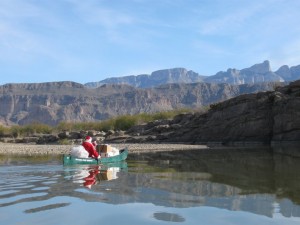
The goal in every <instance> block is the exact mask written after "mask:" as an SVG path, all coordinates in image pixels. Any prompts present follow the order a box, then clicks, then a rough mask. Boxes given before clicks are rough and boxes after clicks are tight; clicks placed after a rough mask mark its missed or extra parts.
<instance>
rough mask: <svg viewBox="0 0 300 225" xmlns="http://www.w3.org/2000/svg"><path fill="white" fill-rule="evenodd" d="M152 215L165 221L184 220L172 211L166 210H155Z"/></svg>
mask: <svg viewBox="0 0 300 225" xmlns="http://www.w3.org/2000/svg"><path fill="white" fill-rule="evenodd" d="M153 217H154V218H155V219H157V220H162V221H167V222H184V221H185V219H184V218H183V217H182V216H180V215H178V214H174V213H167V212H156V213H154V214H153Z"/></svg>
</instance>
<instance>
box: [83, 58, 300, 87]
mask: <svg viewBox="0 0 300 225" xmlns="http://www.w3.org/2000/svg"><path fill="white" fill-rule="evenodd" d="M297 79H300V65H298V66H293V67H289V66H286V65H284V66H282V67H280V68H279V69H278V70H277V71H275V72H273V71H272V70H271V66H270V62H269V61H268V60H266V61H264V62H262V63H258V64H255V65H253V66H251V67H249V68H245V69H241V70H238V69H233V68H230V69H228V70H227V71H220V72H218V73H216V74H215V75H212V76H203V75H200V74H198V73H196V72H194V71H192V70H190V71H188V70H186V69H184V68H174V69H166V70H158V71H154V72H153V73H151V74H150V75H148V74H142V75H137V76H135V75H131V76H124V77H113V78H108V79H105V80H102V81H99V82H90V83H87V84H85V85H86V86H87V87H92V88H95V87H98V86H101V85H103V84H128V85H131V86H134V87H139V88H149V87H156V86H159V85H163V84H169V83H196V82H205V83H227V84H233V85H240V84H258V83H261V82H289V81H295V80H297Z"/></svg>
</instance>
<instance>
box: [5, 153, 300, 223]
mask: <svg viewBox="0 0 300 225" xmlns="http://www.w3.org/2000/svg"><path fill="white" fill-rule="evenodd" d="M18 160H19V161H18ZM15 161H18V164H17V165H14V164H13V163H12V162H15ZM0 162H2V164H1V165H0V178H1V179H0V187H1V188H0V208H3V209H6V208H9V207H13V206H15V208H13V209H14V210H15V209H17V208H18V207H21V206H22V207H23V212H25V213H26V214H39V213H42V212H44V211H47V213H49V212H53V211H55V210H57V209H59V210H62V209H66V208H69V207H72V205H73V204H75V205H76V201H77V200H79V201H80V204H87V205H88V204H94V203H103V204H106V206H105V207H107V205H113V206H116V205H118V206H120V205H122V206H124V207H125V206H128V205H130V204H132V205H134V204H141V205H142V204H143V205H144V204H149V205H151V206H152V207H157V208H159V210H157V209H156V210H153V211H152V212H151V213H150V216H149V217H151V218H154V219H155V220H159V221H168V222H187V221H188V218H189V217H187V215H186V214H181V213H178V211H175V210H168V209H181V210H182V211H180V212H183V211H185V210H183V209H188V210H192V209H197V210H200V209H203V208H205V207H208V208H210V209H211V208H214V209H226V210H228V211H230V212H235V211H243V212H248V213H249V212H250V213H251V214H253V215H263V216H264V217H267V218H275V217H278V215H279V216H281V217H285V218H296V217H298V218H297V219H299V217H300V207H299V205H300V179H299V178H300V172H299V171H300V158H297V157H290V156H284V155H281V154H273V152H272V151H270V150H268V149H267V150H261V149H255V150H237V149H234V150H233V149H231V150H221V149H220V150H201V151H191V152H187V151H185V152H180V153H179V152H171V153H155V154H137V155H129V158H128V160H127V162H122V164H119V165H116V164H110V165H99V166H98V165H96V166H92V165H91V166H87V165H75V166H63V165H62V163H61V161H55V160H53V159H51V160H50V161H49V160H47V159H45V161H43V160H41V161H38V160H33V162H31V161H30V162H28V161H27V159H24V160H20V159H16V158H9V157H6V158H5V159H4V160H1V157H0ZM74 202H75V203H74ZM24 203H26V204H24ZM85 206H86V205H85ZM129 208H130V207H129ZM83 214H84V212H83ZM87 214H88V212H86V214H84V215H85V216H88V215H87ZM193 216H194V215H193ZM157 222H158V221H157Z"/></svg>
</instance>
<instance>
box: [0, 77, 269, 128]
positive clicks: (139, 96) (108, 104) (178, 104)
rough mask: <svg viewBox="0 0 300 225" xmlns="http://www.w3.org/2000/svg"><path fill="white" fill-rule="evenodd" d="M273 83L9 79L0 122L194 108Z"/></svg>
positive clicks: (1, 89)
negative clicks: (138, 84) (142, 84)
mask: <svg viewBox="0 0 300 225" xmlns="http://www.w3.org/2000/svg"><path fill="white" fill-rule="evenodd" d="M273 87H274V84H257V85H240V86H238V85H229V84H207V83H191V84H166V85H163V86H159V87H156V88H149V89H138V88H134V87H131V86H128V85H115V84H113V85H108V84H106V85H102V86H100V87H98V88H94V89H90V88H87V87H85V86H84V85H81V84H78V83H74V82H50V83H39V84H7V85H3V86H0V122H2V123H3V124H20V125H24V124H29V123H32V122H40V123H45V124H49V125H55V124H57V123H59V122H61V121H95V120H104V119H108V118H110V117H112V116H117V115H124V114H137V113H141V112H147V113H151V112H158V111H162V110H172V109H176V108H183V107H184V108H197V107H201V106H205V105H209V104H211V103H214V102H218V101H223V100H226V99H229V98H232V97H235V96H237V95H240V94H244V93H252V92H257V91H261V90H271V89H273Z"/></svg>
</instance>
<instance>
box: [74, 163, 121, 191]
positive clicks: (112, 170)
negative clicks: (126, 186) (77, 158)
mask: <svg viewBox="0 0 300 225" xmlns="http://www.w3.org/2000/svg"><path fill="white" fill-rule="evenodd" d="M124 169H127V163H126V162H121V163H118V164H107V165H93V166H85V167H78V168H77V170H76V171H75V173H74V174H73V182H74V183H82V185H83V186H84V187H87V188H89V189H90V188H91V187H92V186H93V185H95V184H99V183H100V182H101V181H109V180H114V179H117V178H118V173H119V172H120V171H121V170H124Z"/></svg>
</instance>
